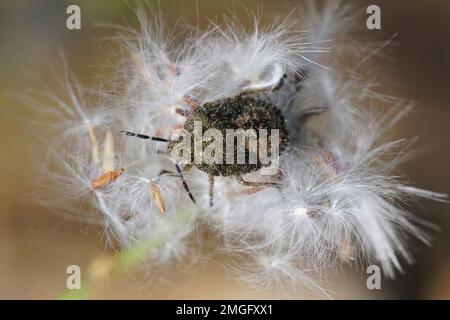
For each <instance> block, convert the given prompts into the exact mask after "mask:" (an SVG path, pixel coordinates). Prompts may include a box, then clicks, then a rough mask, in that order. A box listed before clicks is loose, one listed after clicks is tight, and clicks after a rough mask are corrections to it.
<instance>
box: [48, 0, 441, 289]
mask: <svg viewBox="0 0 450 320" xmlns="http://www.w3.org/2000/svg"><path fill="white" fill-rule="evenodd" d="M353 17H354V16H353V15H352V14H351V11H349V10H348V8H345V7H342V5H340V4H339V3H338V2H337V1H336V2H335V1H333V2H332V3H331V2H330V4H328V5H327V6H325V8H324V9H323V10H322V11H319V10H317V9H316V8H315V7H314V6H312V5H310V6H309V7H307V10H306V11H305V16H304V17H303V18H302V19H297V17H296V16H295V13H292V14H291V16H290V17H289V18H288V19H285V20H284V21H283V22H281V23H279V24H277V25H274V26H272V27H270V28H267V29H261V28H260V27H259V26H258V24H257V23H255V25H254V27H253V29H252V30H247V29H245V28H243V27H240V26H238V24H237V22H236V21H233V20H232V19H231V20H230V22H229V23H228V24H226V25H225V26H221V25H217V24H211V26H210V28H209V29H208V30H207V31H205V32H203V31H199V30H193V29H188V30H186V32H185V33H183V36H182V37H174V36H171V34H170V33H169V34H167V33H166V32H165V30H164V23H163V22H162V19H161V18H160V16H159V15H151V16H148V15H146V14H145V13H144V11H139V12H138V18H139V21H140V24H141V27H140V29H139V30H128V29H120V30H119V32H118V37H117V39H118V40H119V44H120V45H121V46H122V48H123V49H125V50H122V51H121V53H122V54H123V56H121V59H120V61H119V62H118V64H117V65H116V66H115V68H116V69H115V72H114V73H113V77H111V76H110V78H109V82H110V83H109V84H110V85H111V86H112V87H114V88H116V90H115V91H113V92H105V91H102V90H98V93H99V95H98V99H97V100H94V101H90V102H88V99H86V98H85V96H84V93H83V90H82V89H81V88H80V86H79V85H77V84H76V82H74V81H73V80H72V79H71V77H69V76H68V75H67V76H66V79H65V80H66V84H67V85H66V91H67V97H68V99H67V100H63V99H61V98H58V97H54V96H52V100H53V102H56V105H57V108H56V109H53V112H57V113H58V114H60V115H61V118H60V119H59V124H60V126H58V127H57V128H56V130H58V135H57V137H58V139H56V140H55V141H52V142H51V143H49V144H48V148H49V159H48V161H46V162H45V164H46V167H45V168H46V170H47V171H46V175H47V177H48V178H49V179H48V181H49V183H51V185H52V187H53V188H54V189H55V190H57V191H59V192H60V193H61V194H62V195H63V196H65V197H60V196H58V199H46V201H47V203H48V204H50V205H52V206H54V208H55V209H56V210H66V211H70V212H75V213H80V212H79V211H77V210H79V208H80V207H79V206H78V207H77V206H76V205H74V206H73V207H70V208H69V207H68V205H67V203H68V202H67V200H65V198H69V199H71V200H73V201H74V202H75V203H76V202H83V201H84V202H86V201H87V202H88V203H89V204H90V206H91V209H92V210H93V211H94V212H97V213H100V215H101V216H102V217H103V223H104V225H105V227H106V230H107V231H110V232H108V233H107V234H108V235H109V236H111V237H114V238H115V239H116V240H118V241H119V243H121V244H123V245H125V246H133V245H136V243H143V242H144V243H148V244H149V249H148V251H149V252H148V256H149V259H150V260H152V261H156V262H159V263H167V262H170V261H171V259H174V258H180V257H182V256H185V255H187V254H190V252H191V251H190V250H189V246H188V244H189V239H190V238H191V236H192V235H193V234H194V233H196V232H198V229H199V228H204V229H211V230H213V231H215V232H216V234H217V237H215V238H214V241H217V243H216V245H217V246H218V247H219V248H221V249H222V250H223V251H225V252H226V253H227V254H229V255H230V256H234V257H236V261H238V262H239V263H237V264H233V267H232V268H231V270H234V271H236V272H237V275H238V276H240V277H241V278H244V279H245V280H247V281H249V282H250V283H252V284H255V285H260V286H263V287H276V288H283V287H285V286H287V285H289V286H292V287H304V286H305V285H306V286H307V287H315V284H314V282H313V281H312V280H311V278H310V276H312V275H314V274H319V275H323V274H325V273H327V272H328V271H330V270H333V269H335V268H336V267H338V266H339V265H341V264H342V263H347V262H349V261H357V260H362V261H367V260H370V261H372V262H376V263H380V264H381V266H382V269H383V270H384V272H385V273H386V274H387V275H389V276H393V275H394V274H395V270H396V269H397V270H401V265H400V259H399V256H401V257H403V258H404V259H406V260H407V261H411V260H412V257H411V256H410V254H409V252H408V250H407V246H406V242H405V239H406V235H407V234H413V235H414V236H416V237H418V238H419V239H421V240H423V241H428V238H427V237H426V235H425V234H424V233H423V232H422V231H421V229H420V228H419V226H418V225H417V223H416V222H417V221H418V220H417V219H413V218H412V217H411V215H410V214H409V213H408V212H406V211H405V210H404V209H402V208H401V205H402V204H403V203H404V201H405V199H406V198H407V196H420V197H427V198H435V199H442V198H443V195H440V194H436V193H432V192H428V191H424V190H420V189H415V188H412V187H408V186H406V185H405V184H404V182H402V181H401V180H400V179H399V178H398V177H396V176H395V175H394V173H393V168H394V167H395V166H396V165H397V164H398V163H399V162H400V161H401V160H402V158H403V150H402V148H401V145H402V141H393V142H390V141H383V135H384V133H385V131H386V130H387V129H390V128H391V127H392V126H393V125H395V123H396V122H397V120H398V119H399V118H400V117H401V116H402V115H403V113H406V112H405V111H404V110H407V109H403V110H402V109H399V108H393V109H391V110H388V111H387V112H385V113H383V116H379V115H378V113H376V112H371V111H370V109H369V107H370V106H371V105H376V104H377V102H378V103H379V104H380V105H382V104H384V103H385V102H389V103H391V102H392V101H393V100H389V98H388V97H385V96H382V95H379V94H377V93H375V92H374V91H373V90H372V84H371V83H367V82H364V81H361V77H358V76H356V75H355V72H354V71H353V70H342V69H340V67H341V65H340V64H339V63H338V61H339V56H338V54H339V55H346V54H348V53H349V52H350V53H352V52H354V51H355V47H354V46H353V45H352V44H351V42H350V44H349V43H348V42H345V41H344V40H343V39H344V38H346V37H349V33H348V32H349V26H351V25H352V22H353ZM293 21H295V22H293ZM297 21H300V22H297ZM351 58H352V56H349V59H351ZM282 78H285V79H286V83H285V85H284V86H283V87H282V88H281V89H280V90H278V91H276V92H272V93H264V94H261V95H259V98H260V99H264V100H267V101H270V102H272V103H273V104H275V105H276V106H278V107H279V108H280V109H281V111H282V113H283V114H284V116H285V118H286V119H287V127H288V129H289V136H290V141H291V142H290V146H289V148H288V150H287V151H285V152H284V153H283V154H282V157H281V167H280V169H281V172H282V180H281V183H280V185H279V186H277V187H265V188H261V189H256V190H250V189H249V188H248V187H244V186H241V185H240V184H238V183H237V182H236V181H235V180H234V179H232V178H225V177H217V178H216V179H215V189H214V190H215V193H214V197H215V200H214V207H213V208H209V206H208V203H209V195H208V178H207V175H206V174H205V173H204V172H201V171H200V170H198V169H196V168H194V169H193V170H191V171H189V172H185V173H184V177H185V180H186V182H187V184H188V185H189V186H190V189H191V191H192V193H193V195H194V196H195V198H196V200H197V204H196V205H194V204H193V203H191V202H190V200H189V197H188V195H187V193H186V192H185V191H184V189H183V185H182V183H181V181H180V178H179V176H177V175H176V174H166V175H160V172H161V171H162V170H168V171H174V165H173V161H172V159H170V158H169V157H167V155H165V154H160V153H161V152H163V153H164V152H165V148H166V146H165V145H164V144H161V143H159V142H147V141H142V140H138V139H135V138H130V137H124V136H122V135H121V134H120V131H121V130H129V131H135V132H143V133H145V134H148V135H153V136H159V137H164V138H169V137H170V135H171V133H172V132H173V130H174V129H176V128H177V127H180V126H182V125H183V123H184V121H185V118H184V117H182V116H180V115H179V114H177V112H176V110H177V109H181V110H187V109H189V105H188V104H187V103H186V99H187V98H189V99H193V100H195V101H196V102H197V103H200V104H202V103H205V102H209V101H214V100H217V99H221V98H224V97H232V96H234V95H237V94H239V93H242V92H250V91H258V90H261V89H268V88H273V87H275V86H276V85H277V84H279V83H280V80H281V79H282ZM392 110H393V111H392ZM375 111H378V109H377V110H375ZM55 164H56V165H57V166H58V168H56V169H55ZM114 168H124V170H125V171H124V173H123V174H122V175H121V176H120V177H118V178H117V179H116V180H114V181H112V182H111V183H109V184H107V185H106V186H105V187H104V188H100V189H93V188H92V186H91V182H92V181H93V179H95V178H96V177H98V176H100V175H102V174H104V173H105V172H108V171H109V170H112V169H114ZM256 178H258V176H257V175H256ZM259 178H260V177H259ZM152 187H153V188H156V189H153V190H152V189H151V188H152ZM155 190H156V191H155ZM162 206H163V207H164V211H165V212H161V207H162Z"/></svg>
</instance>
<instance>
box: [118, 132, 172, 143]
mask: <svg viewBox="0 0 450 320" xmlns="http://www.w3.org/2000/svg"><path fill="white" fill-rule="evenodd" d="M121 132H122V133H124V134H125V135H127V136H130V137H136V138H139V139H146V140H147V139H150V140H152V141H160V142H170V140H169V139H165V138H160V137H152V136H147V135H145V134H140V133H134V132H130V131H121Z"/></svg>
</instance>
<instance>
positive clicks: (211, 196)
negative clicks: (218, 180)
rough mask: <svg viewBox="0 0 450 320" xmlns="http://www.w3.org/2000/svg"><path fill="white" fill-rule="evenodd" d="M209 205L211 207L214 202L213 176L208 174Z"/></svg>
mask: <svg viewBox="0 0 450 320" xmlns="http://www.w3.org/2000/svg"><path fill="white" fill-rule="evenodd" d="M208 179H209V206H210V207H212V206H213V204H214V176H212V175H209V176H208Z"/></svg>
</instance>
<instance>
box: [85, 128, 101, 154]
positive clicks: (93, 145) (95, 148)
mask: <svg viewBox="0 0 450 320" xmlns="http://www.w3.org/2000/svg"><path fill="white" fill-rule="evenodd" d="M88 133H89V139H90V140H91V156H92V162H97V161H99V160H100V157H99V150H98V141H97V136H96V135H95V131H94V128H93V127H89V129H88Z"/></svg>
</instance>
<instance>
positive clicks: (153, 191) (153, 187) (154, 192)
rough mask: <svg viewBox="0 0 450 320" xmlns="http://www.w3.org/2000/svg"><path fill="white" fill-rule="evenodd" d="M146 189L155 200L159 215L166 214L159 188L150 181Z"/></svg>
mask: <svg viewBox="0 0 450 320" xmlns="http://www.w3.org/2000/svg"><path fill="white" fill-rule="evenodd" d="M148 189H149V190H150V194H151V196H152V198H153V199H154V200H155V202H156V205H157V206H158V208H159V211H161V213H164V212H166V208H165V207H164V198H163V196H162V194H161V189H160V188H159V186H158V185H157V184H156V183H154V182H153V181H150V183H149V187H148Z"/></svg>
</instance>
